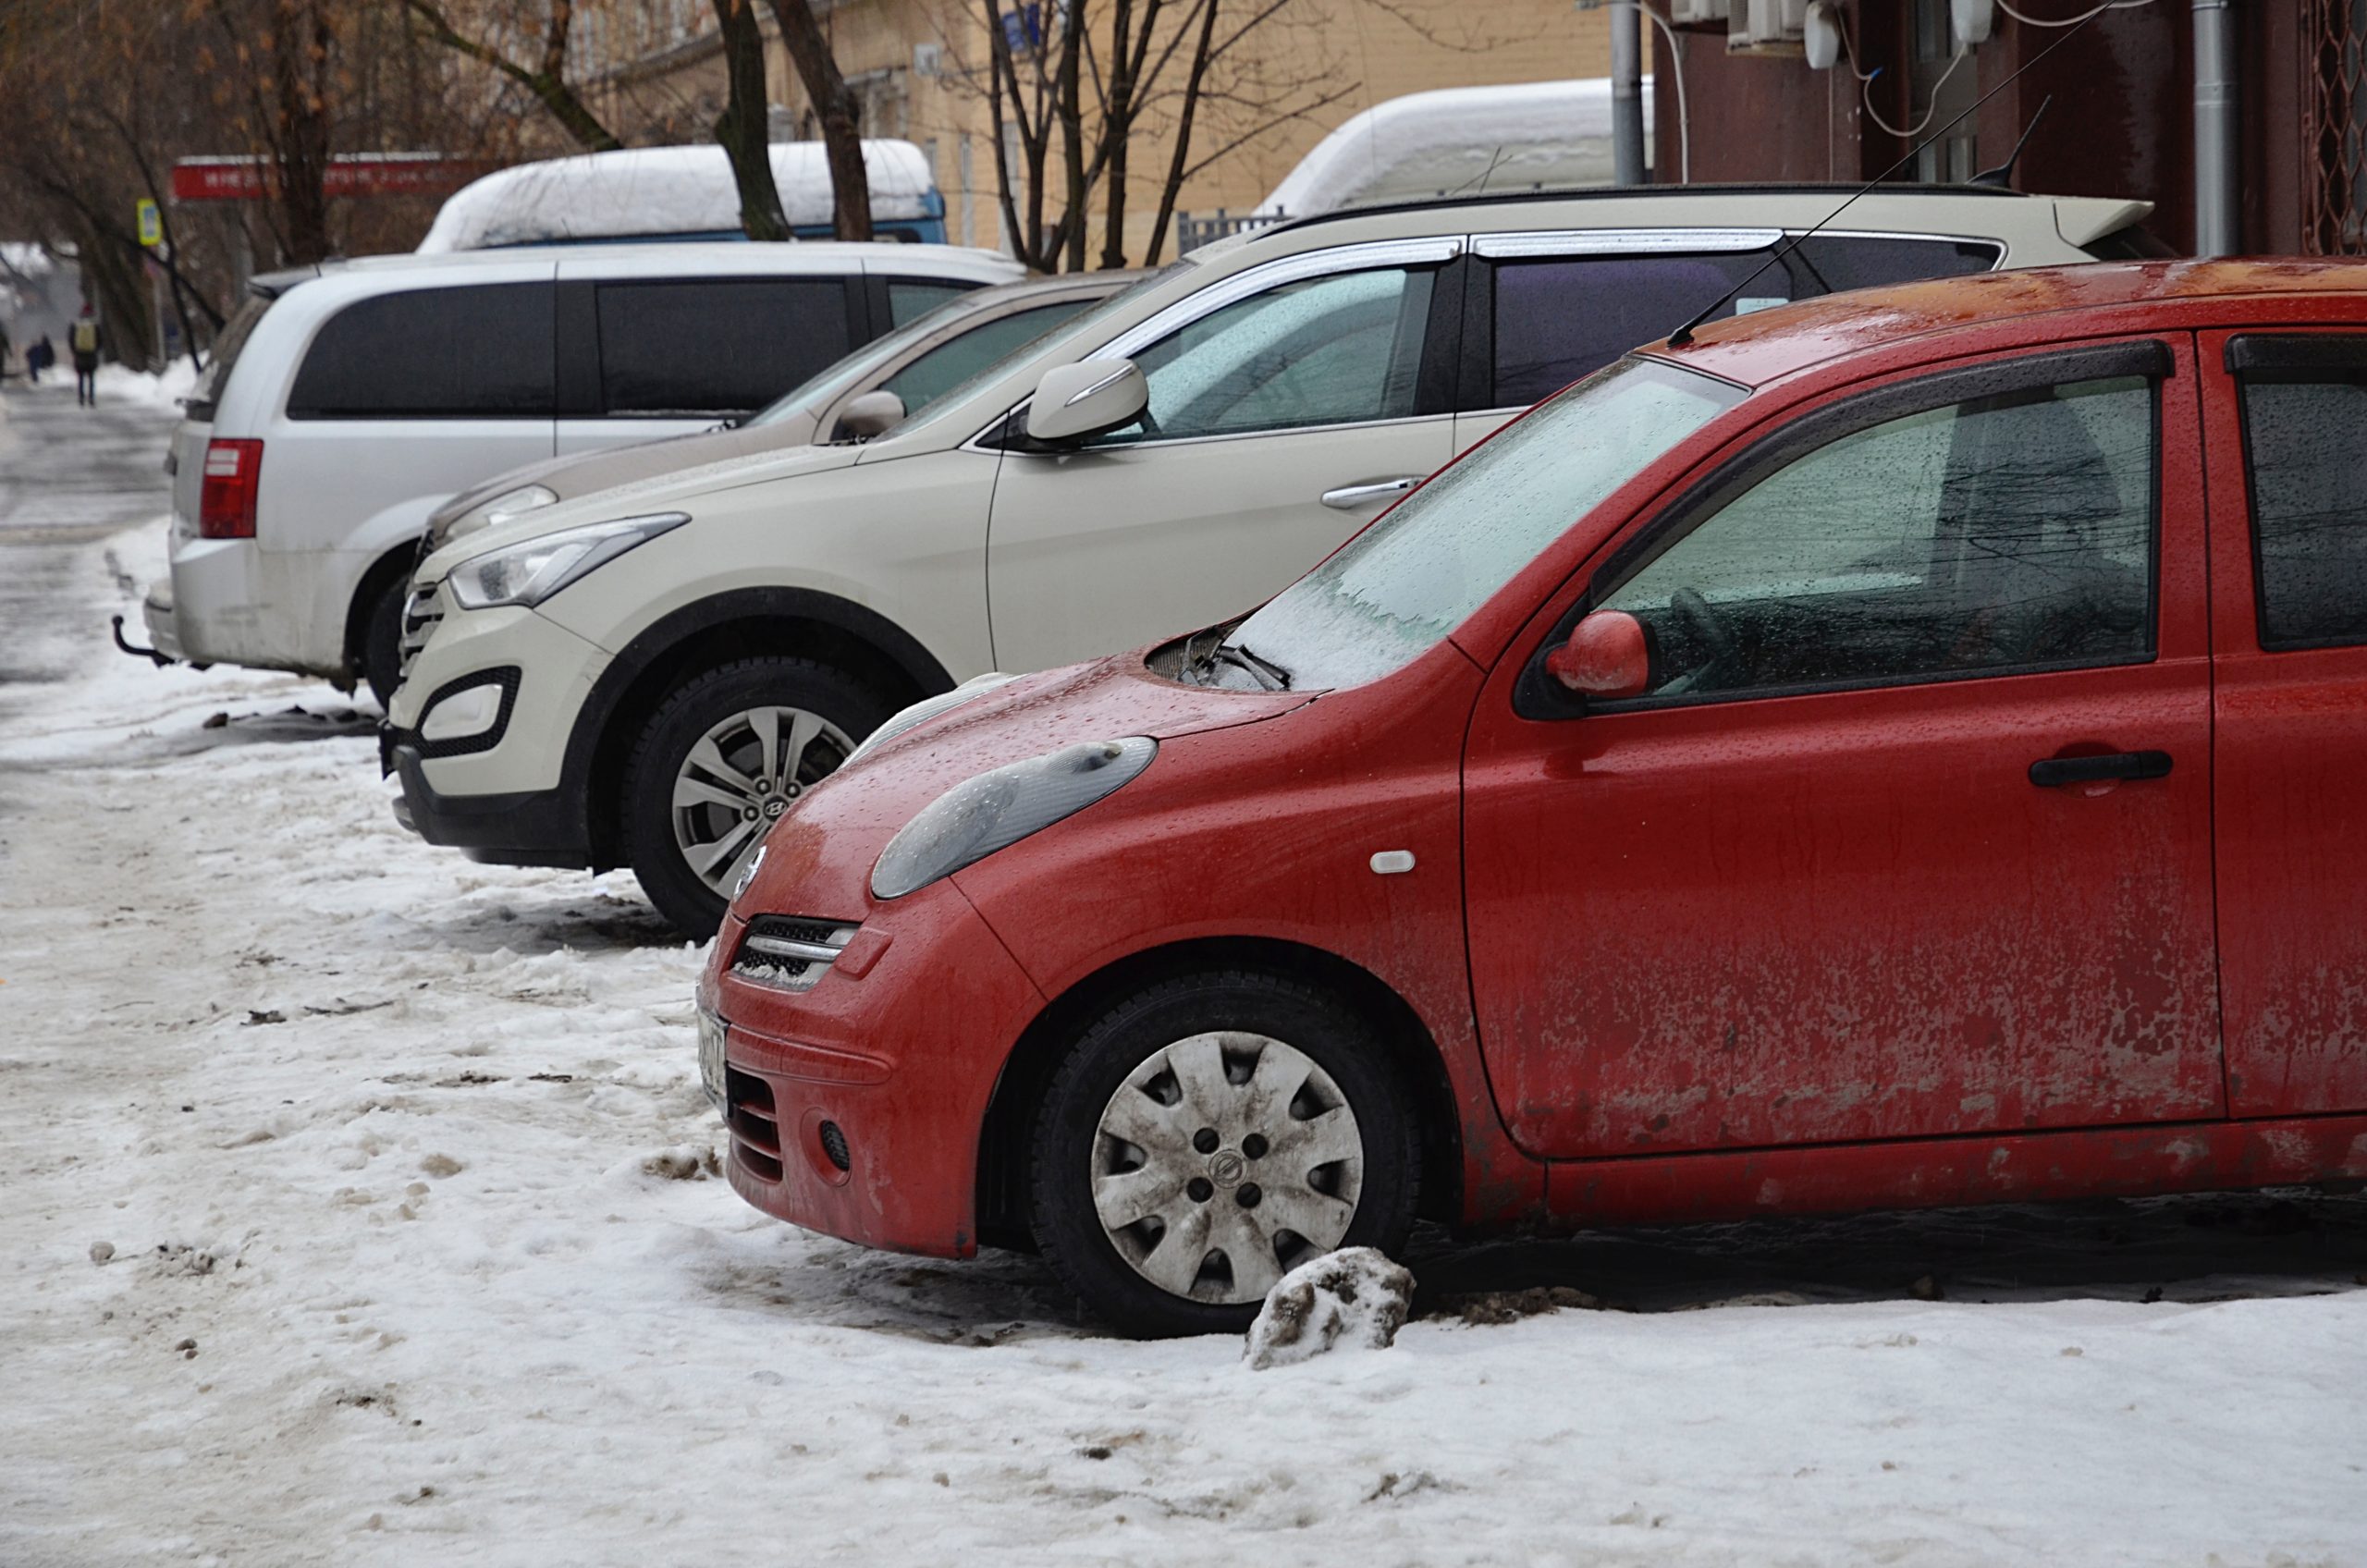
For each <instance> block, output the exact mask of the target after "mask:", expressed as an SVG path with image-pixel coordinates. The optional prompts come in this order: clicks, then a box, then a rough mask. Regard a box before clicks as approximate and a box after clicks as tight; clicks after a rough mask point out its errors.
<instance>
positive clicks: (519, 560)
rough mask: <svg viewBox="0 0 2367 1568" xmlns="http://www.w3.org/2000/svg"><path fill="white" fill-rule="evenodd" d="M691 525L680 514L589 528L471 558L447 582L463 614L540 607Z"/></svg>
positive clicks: (585, 527)
mask: <svg viewBox="0 0 2367 1568" xmlns="http://www.w3.org/2000/svg"><path fill="white" fill-rule="evenodd" d="M688 521H691V520H690V519H689V518H688V517H687V516H685V515H684V514H682V513H681V512H661V513H659V514H657V515H656V516H655V517H627V518H619V519H618V520H617V521H614V522H594V523H586V524H585V525H584V526H583V527H582V528H568V529H562V530H560V531H559V532H558V533H546V534H544V535H543V536H542V537H541V538H539V539H528V540H526V541H524V542H523V543H521V544H516V545H509V546H508V547H507V548H505V549H499V550H492V551H488V552H487V553H485V554H484V555H482V556H472V557H469V558H468V559H467V560H464V561H462V562H461V563H460V565H458V566H456V567H454V568H453V569H452V571H451V575H450V576H448V578H446V579H445V581H446V582H449V583H450V584H451V585H452V597H453V598H454V599H456V600H458V601H459V602H460V607H461V608H462V609H471V610H482V609H488V608H490V607H492V606H495V605H529V606H532V605H539V604H541V603H542V602H543V601H544V600H545V599H547V598H549V597H550V596H551V595H552V594H556V593H558V591H559V590H560V589H562V588H564V587H566V586H567V585H568V584H569V583H570V582H574V581H575V580H576V579H577V578H579V577H582V576H583V574H584V573H586V572H588V571H590V570H593V569H594V568H595V567H599V566H604V565H606V564H607V562H609V561H612V560H615V559H616V558H617V557H619V556H621V555H623V554H624V553H625V552H626V551H627V550H630V549H632V547H633V546H634V545H638V544H641V543H642V542H643V541H644V540H648V539H655V538H656V537H657V536H658V535H659V534H661V533H666V532H668V530H670V529H676V528H680V527H681V526H682V524H684V523H686V522H688Z"/></svg>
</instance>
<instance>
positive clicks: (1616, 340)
mask: <svg viewBox="0 0 2367 1568" xmlns="http://www.w3.org/2000/svg"><path fill="white" fill-rule="evenodd" d="M1779 256H1780V257H1781V259H1780V260H1778V259H1777V258H1778V257H1779ZM1998 256H1999V251H1998V248H1997V247H1996V246H1995V245H1993V244H1990V243H1985V242H1975V241H1958V240H1953V239H1889V238H1886V237H1883V236H1879V235H1876V236H1860V235H1848V234H1838V235H1816V236H1814V237H1812V238H1810V239H1809V240H1807V241H1806V242H1805V243H1804V244H1802V245H1800V246H1799V247H1798V249H1797V250H1796V251H1792V252H1791V253H1790V254H1788V255H1785V254H1784V253H1783V249H1782V247H1780V246H1774V247H1770V248H1768V249H1767V250H1763V251H1738V252H1736V251H1722V252H1704V253H1699V254H1669V255H1606V256H1561V257H1552V258H1548V259H1540V260H1537V261H1506V262H1501V263H1497V265H1496V273H1495V276H1496V329H1495V343H1496V366H1495V371H1496V374H1495V398H1494V401H1493V403H1492V404H1491V405H1490V406H1491V407H1495V408H1507V409H1508V408H1517V407H1519V406H1521V405H1523V404H1526V403H1533V402H1536V401H1537V400H1538V399H1539V398H1543V397H1546V396H1547V395H1549V394H1551V393H1553V392H1558V391H1560V390H1561V389H1562V388H1563V387H1564V386H1568V385H1569V384H1570V383H1572V382H1574V381H1576V380H1577V379H1578V378H1579V377H1580V376H1583V375H1591V374H1594V373H1595V372H1596V371H1598V370H1600V369H1601V368H1602V367H1603V366H1604V365H1607V364H1609V363H1611V361H1613V360H1615V359H1617V358H1618V357H1619V356H1620V355H1622V354H1624V353H1625V352H1626V351H1627V350H1628V349H1633V348H1635V347H1637V345H1638V344H1642V343H1647V342H1650V340H1651V339H1653V338H1656V337H1667V336H1668V335H1669V334H1670V333H1672V332H1674V331H1675V330H1676V329H1677V328H1678V327H1679V326H1681V325H1684V324H1685V323H1686V322H1687V321H1689V320H1691V319H1692V317H1693V315H1694V313H1695V312H1698V311H1699V310H1701V309H1702V308H1703V307H1704V306H1706V305H1708V304H1709V303H1710V301H1711V300H1715V299H1717V298H1718V297H1719V296H1720V295H1722V294H1724V293H1726V292H1727V291H1728V290H1730V289H1739V290H1740V292H1739V293H1738V294H1737V295H1736V297H1735V299H1734V300H1729V301H1728V302H1727V303H1725V304H1723V305H1722V306H1720V307H1719V308H1718V310H1717V312H1715V313H1714V314H1712V315H1711V317H1710V318H1709V319H1710V320H1711V321H1722V320H1723V319H1725V318H1726V317H1728V316H1732V315H1737V314H1747V313H1748V312H1752V311H1761V310H1765V309H1767V308H1768V307H1770V306H1772V305H1784V304H1789V303H1790V302H1791V301H1793V300H1808V299H1813V298H1814V297H1816V296H1817V295H1820V294H1830V293H1837V292H1839V291H1840V290H1842V289H1845V288H1873V287H1875V286H1877V285H1880V284H1886V283H1901V282H1905V281H1906V280H1907V279H1909V278H1918V277H1949V276H1956V275H1958V274H1962V273H1968V272H1985V271H1987V270H1988V269H1989V268H1991V267H1993V266H1994V265H1995V264H1996V263H1997V259H1998ZM1771 263H1772V264H1771ZM1754 274H1756V275H1757V276H1752V275H1754ZM1746 279H1748V282H1746V281H1745V280H1746Z"/></svg>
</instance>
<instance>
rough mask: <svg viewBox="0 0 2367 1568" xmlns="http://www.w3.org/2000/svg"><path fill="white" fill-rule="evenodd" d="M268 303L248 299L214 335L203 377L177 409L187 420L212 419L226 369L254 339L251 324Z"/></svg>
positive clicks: (258, 298) (227, 382)
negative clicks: (250, 340)
mask: <svg viewBox="0 0 2367 1568" xmlns="http://www.w3.org/2000/svg"><path fill="white" fill-rule="evenodd" d="M272 299H273V297H272V296H270V295H268V294H250V295H248V296H247V300H246V303H244V304H242V305H240V306H239V309H238V311H237V312H235V313H234V314H233V315H232V316H231V317H230V319H229V320H228V321H227V322H224V323H223V324H222V330H221V331H220V332H218V333H215V336H214V347H213V350H212V352H213V358H211V359H209V360H207V361H205V372H204V374H202V375H200V376H199V377H198V379H197V385H196V386H192V387H190V394H189V397H188V398H186V399H185V400H184V401H183V403H182V405H181V407H182V410H184V411H185V412H186V413H187V414H188V416H189V417H190V419H193V420H196V421H198V422H199V423H205V422H207V421H210V420H212V419H213V417H214V405H215V400H216V399H217V398H220V397H221V395H222V389H223V388H224V387H226V386H229V385H230V367H231V366H233V365H235V364H237V363H238V362H239V351H240V350H242V349H245V348H246V346H247V339H248V338H250V337H253V336H254V331H255V324H256V323H257V322H259V321H261V320H263V313H264V312H265V311H267V310H269V309H271V307H272Z"/></svg>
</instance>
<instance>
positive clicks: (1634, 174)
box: [1611, 4, 1644, 185]
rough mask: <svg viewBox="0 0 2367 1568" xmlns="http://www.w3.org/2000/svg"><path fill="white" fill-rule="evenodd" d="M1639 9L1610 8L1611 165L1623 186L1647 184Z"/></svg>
mask: <svg viewBox="0 0 2367 1568" xmlns="http://www.w3.org/2000/svg"><path fill="white" fill-rule="evenodd" d="M1637 8H1638V7H1637V6H1635V5H1632V4H1613V6H1612V7H1611V161H1612V178H1613V181H1614V182H1615V183H1617V184H1620V185H1641V184H1643V183H1644V40H1643V26H1644V23H1643V18H1641V17H1640V16H1638V15H1637Z"/></svg>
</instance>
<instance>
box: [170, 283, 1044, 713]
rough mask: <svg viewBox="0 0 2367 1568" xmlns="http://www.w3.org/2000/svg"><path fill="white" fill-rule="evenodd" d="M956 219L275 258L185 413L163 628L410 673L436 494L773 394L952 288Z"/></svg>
mask: <svg viewBox="0 0 2367 1568" xmlns="http://www.w3.org/2000/svg"><path fill="white" fill-rule="evenodd" d="M1018 276H1022V269H1021V268H1020V266H1019V265H1018V264H1017V263H1014V262H1012V261H1011V260H1010V259H1008V258H1006V257H1002V256H997V255H993V254H990V253H988V252H987V251H963V250H956V249H953V248H950V247H948V246H942V245H891V244H872V245H838V244H800V245H747V244H729V243H709V244H686V245H639V246H626V245H617V246H573V247H556V248H546V249H531V250H512V251H476V252H472V253H469V254H465V255H452V256H426V257H423V256H387V257H377V258H372V259H370V260H366V261H359V262H349V263H331V264H329V265H326V266H324V267H320V268H316V269H308V270H305V271H302V272H295V273H281V274H276V275H274V276H270V277H267V278H263V279H258V280H257V287H256V288H255V289H254V291H253V298H251V300H249V302H248V305H247V307H246V308H245V309H244V310H243V311H241V312H239V315H238V316H237V317H235V318H234V319H233V320H232V322H231V324H230V325H229V327H228V328H227V330H226V331H225V332H224V333H223V335H222V337H221V340H220V342H219V343H218V344H217V345H216V355H215V362H214V365H213V367H212V369H211V371H210V373H209V374H208V376H207V378H206V379H205V380H204V381H203V382H202V383H201V384H200V385H199V386H198V388H197V390H196V393H195V395H194V396H193V397H192V398H190V400H189V403H188V406H187V417H186V418H185V419H184V420H183V421H182V423H181V425H180V428H179V430H178V432H177V433H176V434H175V435H174V438H173V446H172V457H171V459H170V465H171V466H172V468H173V470H174V472H175V482H174V486H173V556H172V562H173V570H172V581H171V582H170V584H169V586H167V585H166V584H162V583H159V584H156V585H154V586H153V587H152V588H151V590H150V593H149V596H148V604H147V621H148V630H149V634H150V636H151V638H152V639H153V641H154V642H155V643H156V645H157V648H158V650H159V651H160V652H162V653H164V654H165V655H169V656H174V657H184V658H188V659H190V660H193V661H196V662H199V663H215V664H246V665H258V666H261V667H263V668H269V669H293V670H300V671H304V672H306V673H309V674H315V675H325V676H327V677H329V678H330V679H332V680H340V681H346V680H352V679H353V678H354V677H355V676H356V675H363V676H366V677H367V678H368V679H369V680H370V682H371V685H372V686H373V687H374V689H375V690H376V691H377V692H378V694H379V695H380V697H381V698H382V699H383V698H384V697H386V696H387V695H388V694H390V692H391V691H392V689H393V686H394V684H395V679H396V670H397V665H398V658H399V655H398V643H399V625H400V611H401V607H402V599H403V594H404V589H405V587H406V584H407V582H408V580H409V577H410V572H411V568H412V567H413V566H414V565H416V564H417V559H418V557H417V547H418V541H419V539H420V536H421V534H422V533H423V532H424V530H425V527H426V522H427V516H428V514H429V513H430V512H431V511H433V510H435V508H436V507H438V506H439V505H441V504H442V503H443V502H444V500H445V499H446V498H447V497H448V496H451V495H452V494H453V492H455V491H457V490H460V489H462V488H465V487H466V486H468V485H469V484H473V483H474V482H475V481H477V480H479V479H482V478H484V477H485V476H486V475H487V474H491V473H495V472H498V471H500V470H503V469H507V468H513V467H515V466H517V465H518V464H520V463H522V462H526V461H528V460H531V459H538V458H540V459H548V458H552V457H564V456H568V455H570V454H572V453H578V452H589V451H593V450H595V449H597V448H599V447H612V446H616V445H618V444H619V443H622V442H628V441H644V440H648V439H651V438H653V437H656V436H661V435H678V434H681V433H682V432H685V431H692V430H699V429H704V428H706V427H708V426H711V425H713V424H714V423H716V421H717V419H718V418H722V417H730V416H733V415H739V414H745V413H748V412H750V411H751V410H755V409H758V408H761V407H763V406H764V405H765V404H767V403H768V402H770V401H771V400H772V399H773V398H777V397H778V396H779V394H780V393H781V392H782V391H783V390H784V389H785V388H787V387H790V386H795V385H796V384H797V383H798V382H800V381H801V380H803V379H804V378H805V377H807V376H809V375H811V374H814V373H815V372H816V371H817V370H819V369H821V368H822V367H823V366H825V365H828V364H829V363H830V362H831V361H835V360H837V359H839V358H840V357H841V356H843V355H845V354H846V353H847V352H848V351H849V350H850V349H853V348H856V347H858V346H860V345H862V344H864V343H866V342H869V341H870V340H871V339H873V338H875V337H879V336H881V335H882V334H884V333H886V332H888V331H889V330H890V329H891V328H892V327H895V326H898V325H901V324H903V323H904V322H907V321H910V320H912V319H914V317H916V316H918V315H920V314H922V313H923V312H926V311H928V310H929V309H931V308H932V307H934V306H936V305H938V304H941V303H943V302H944V301H945V300H949V299H950V298H952V297H953V296H954V295H955V294H957V293H960V292H963V291H964V290H968V289H972V288H980V287H983V286H985V285H987V284H994V283H1003V282H1007V281H1009V280H1011V279H1012V278H1015V277H1018Z"/></svg>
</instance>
